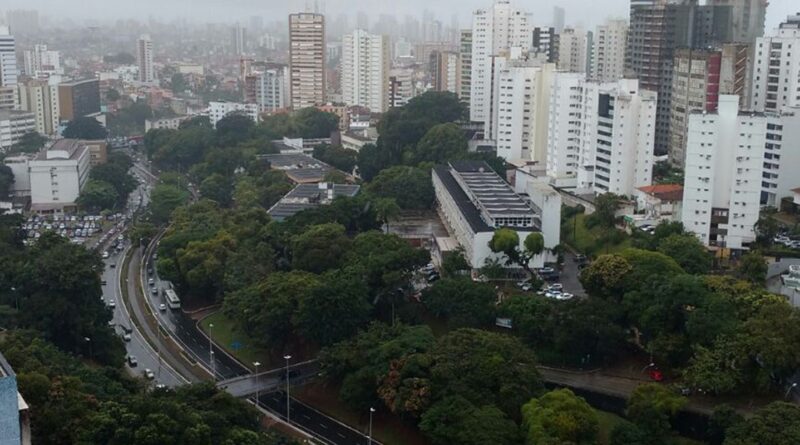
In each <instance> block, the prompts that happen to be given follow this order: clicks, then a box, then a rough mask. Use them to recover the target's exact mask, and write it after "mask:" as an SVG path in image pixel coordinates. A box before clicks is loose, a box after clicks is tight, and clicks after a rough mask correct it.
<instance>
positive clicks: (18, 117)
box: [0, 110, 36, 153]
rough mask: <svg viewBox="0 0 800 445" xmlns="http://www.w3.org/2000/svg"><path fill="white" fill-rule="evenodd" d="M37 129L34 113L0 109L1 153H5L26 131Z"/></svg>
mask: <svg viewBox="0 0 800 445" xmlns="http://www.w3.org/2000/svg"><path fill="white" fill-rule="evenodd" d="M32 131H36V117H35V116H34V114H33V113H30V112H28V111H19V110H0V153H5V152H7V151H8V149H9V148H11V146H12V145H14V144H16V143H17V142H19V141H20V139H21V138H22V136H24V135H25V134H26V133H30V132H32Z"/></svg>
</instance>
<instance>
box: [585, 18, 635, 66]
mask: <svg viewBox="0 0 800 445" xmlns="http://www.w3.org/2000/svg"><path fill="white" fill-rule="evenodd" d="M594 34H595V35H594V39H593V46H594V49H593V50H592V57H591V66H590V67H589V78H590V79H591V80H594V81H597V82H615V81H617V80H619V79H622V77H623V75H624V74H625V45H626V44H627V41H628V21H627V20H624V19H608V20H606V21H605V23H604V24H602V25H599V26H598V27H597V29H596V30H595V33H594Z"/></svg>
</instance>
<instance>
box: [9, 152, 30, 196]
mask: <svg viewBox="0 0 800 445" xmlns="http://www.w3.org/2000/svg"><path fill="white" fill-rule="evenodd" d="M32 158H33V156H32V155H20V156H9V157H7V158H5V159H3V163H4V164H5V165H6V166H7V167H8V168H10V169H11V173H12V174H13V175H14V182H13V183H11V195H12V196H14V197H15V198H22V197H25V196H31V175H30V172H29V171H28V163H29V162H30V160H31V159H32Z"/></svg>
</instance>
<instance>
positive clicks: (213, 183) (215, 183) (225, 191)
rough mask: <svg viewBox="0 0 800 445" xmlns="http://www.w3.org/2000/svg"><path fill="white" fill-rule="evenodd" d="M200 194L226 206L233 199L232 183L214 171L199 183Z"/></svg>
mask: <svg viewBox="0 0 800 445" xmlns="http://www.w3.org/2000/svg"><path fill="white" fill-rule="evenodd" d="M200 195H201V196H203V198H207V199H210V200H212V201H216V202H218V203H219V204H220V205H221V206H225V207H227V206H229V205H230V204H231V202H232V199H233V184H232V183H231V181H230V179H229V178H226V177H224V176H222V175H221V174H219V173H214V174H212V175H211V176H209V177H207V178H205V179H204V180H203V182H201V183H200Z"/></svg>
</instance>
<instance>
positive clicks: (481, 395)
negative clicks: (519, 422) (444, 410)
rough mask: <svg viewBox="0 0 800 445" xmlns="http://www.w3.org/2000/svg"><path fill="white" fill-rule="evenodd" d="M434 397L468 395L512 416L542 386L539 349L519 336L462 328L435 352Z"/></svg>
mask: <svg viewBox="0 0 800 445" xmlns="http://www.w3.org/2000/svg"><path fill="white" fill-rule="evenodd" d="M430 356H431V359H432V361H433V366H432V367H431V371H430V374H431V381H432V386H433V397H434V399H437V400H438V399H440V398H442V397H446V396H448V395H457V396H462V397H464V398H466V399H467V400H469V401H470V402H472V403H476V404H493V405H495V406H497V407H498V408H500V410H501V411H502V412H504V413H505V414H506V415H508V416H510V417H511V416H513V417H518V416H519V408H520V406H522V405H523V404H524V403H525V402H527V401H529V400H530V399H531V398H533V397H535V396H537V395H538V394H539V393H540V391H541V389H542V382H541V377H540V376H539V371H538V370H537V369H536V365H537V361H536V357H535V356H534V354H533V352H531V351H530V349H528V348H526V347H525V346H524V345H523V344H522V343H521V342H520V341H519V340H518V339H516V338H514V337H509V336H507V335H503V334H495V333H492V332H488V331H483V330H478V329H458V330H455V331H451V332H450V333H448V334H447V335H445V336H444V337H441V338H440V339H439V341H438V342H437V343H436V345H435V346H434V348H433V350H432V351H431V355H430Z"/></svg>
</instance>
